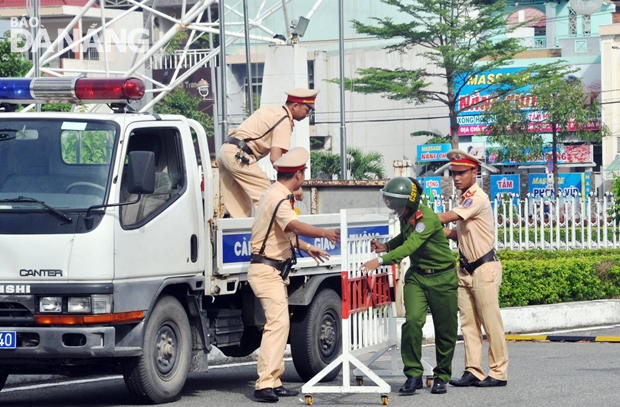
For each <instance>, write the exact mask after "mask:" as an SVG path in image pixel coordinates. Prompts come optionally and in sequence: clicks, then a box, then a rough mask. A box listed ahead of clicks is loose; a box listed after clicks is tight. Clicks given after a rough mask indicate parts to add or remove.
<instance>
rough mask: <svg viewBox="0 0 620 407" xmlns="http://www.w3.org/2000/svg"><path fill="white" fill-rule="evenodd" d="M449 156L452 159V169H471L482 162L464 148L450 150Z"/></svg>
mask: <svg viewBox="0 0 620 407" xmlns="http://www.w3.org/2000/svg"><path fill="white" fill-rule="evenodd" d="M447 156H448V159H449V160H450V171H466V170H471V169H472V168H478V166H479V165H480V164H482V162H480V160H479V159H477V158H476V157H474V156H473V155H471V154H468V153H466V152H465V151H463V150H456V149H454V150H450V151H448V154H447Z"/></svg>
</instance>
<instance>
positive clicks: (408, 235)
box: [381, 204, 454, 270]
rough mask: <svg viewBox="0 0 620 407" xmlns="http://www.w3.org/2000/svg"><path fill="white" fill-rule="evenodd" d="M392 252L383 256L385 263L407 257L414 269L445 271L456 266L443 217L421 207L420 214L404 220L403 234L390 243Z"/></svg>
mask: <svg viewBox="0 0 620 407" xmlns="http://www.w3.org/2000/svg"><path fill="white" fill-rule="evenodd" d="M387 246H388V253H387V254H384V255H383V256H381V257H382V258H383V264H396V263H399V262H400V261H401V260H402V259H404V258H405V257H406V256H409V258H410V259H411V265H412V266H413V267H417V268H421V269H438V270H441V269H445V268H447V267H450V265H451V264H452V263H454V256H453V255H452V251H451V250H450V245H449V244H448V238H447V237H446V235H445V233H444V231H443V226H442V224H441V222H440V221H439V217H438V216H437V215H436V214H435V212H433V211H432V210H431V209H429V208H428V207H426V206H424V205H422V204H420V206H419V207H418V211H417V212H414V213H412V214H411V216H409V217H407V218H405V219H403V220H401V221H400V234H399V235H398V236H396V237H394V239H392V240H390V241H389V242H387Z"/></svg>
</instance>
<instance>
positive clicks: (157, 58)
mask: <svg viewBox="0 0 620 407" xmlns="http://www.w3.org/2000/svg"><path fill="white" fill-rule="evenodd" d="M209 52H210V51H209V50H208V49H191V50H187V53H185V56H184V55H183V50H178V51H174V52H158V53H156V54H155V55H153V56H152V57H151V69H176V68H177V67H181V68H190V67H192V66H194V65H195V64H197V63H198V62H199V61H200V60H201V59H202V58H204V57H205V56H207V55H208V54H209ZM206 66H207V64H206V63H205V64H204V67H206Z"/></svg>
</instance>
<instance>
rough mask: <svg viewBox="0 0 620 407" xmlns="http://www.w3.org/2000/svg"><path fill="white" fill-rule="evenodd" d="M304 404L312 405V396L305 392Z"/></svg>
mask: <svg viewBox="0 0 620 407" xmlns="http://www.w3.org/2000/svg"><path fill="white" fill-rule="evenodd" d="M306 404H307V405H309V406H311V405H312V396H311V395H309V394H306Z"/></svg>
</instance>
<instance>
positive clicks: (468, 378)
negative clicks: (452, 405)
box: [448, 370, 480, 387]
mask: <svg viewBox="0 0 620 407" xmlns="http://www.w3.org/2000/svg"><path fill="white" fill-rule="evenodd" d="M448 383H450V384H451V385H453V386H458V387H467V386H476V383H480V380H479V379H478V378H477V377H476V376H474V374H473V373H472V372H470V371H469V370H466V371H464V372H463V376H461V378H460V379H452V380H450V381H449V382H448Z"/></svg>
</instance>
